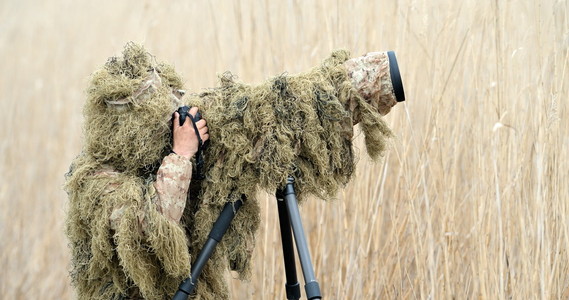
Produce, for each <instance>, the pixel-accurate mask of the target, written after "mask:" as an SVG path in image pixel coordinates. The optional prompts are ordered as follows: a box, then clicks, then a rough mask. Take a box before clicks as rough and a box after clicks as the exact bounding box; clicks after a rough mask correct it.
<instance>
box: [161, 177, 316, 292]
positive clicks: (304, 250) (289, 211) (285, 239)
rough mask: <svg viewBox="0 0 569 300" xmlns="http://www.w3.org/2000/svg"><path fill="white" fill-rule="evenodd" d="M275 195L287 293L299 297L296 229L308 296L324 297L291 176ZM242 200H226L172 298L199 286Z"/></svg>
mask: <svg viewBox="0 0 569 300" xmlns="http://www.w3.org/2000/svg"><path fill="white" fill-rule="evenodd" d="M276 198H277V207H278V210H279V221H280V229H281V239H282V245H283V256H284V265H285V274H286V283H285V289H286V297H287V299H289V300H298V299H300V284H299V283H298V280H297V277H296V265H295V259H294V247H293V244H292V233H293V234H294V240H295V241H296V248H297V250H298V257H299V259H300V265H301V267H302V273H303V274H304V282H305V286H304V289H305V291H306V297H307V299H309V300H313V299H322V296H321V293H320V286H319V285H318V282H317V281H316V278H315V276H314V268H313V266H312V261H311V259H310V252H309V251H308V245H307V242H306V237H305V235H304V229H303V227H302V221H301V218H300V212H299V210H298V203H297V201H296V194H295V192H294V178H292V177H289V178H288V180H287V184H286V186H285V188H284V189H282V190H277V192H276ZM242 204H243V200H242V199H241V200H239V201H236V202H234V203H227V204H225V206H224V207H223V210H222V211H221V214H220V215H219V217H218V218H217V220H216V221H215V223H214V224H213V228H212V230H211V232H210V233H209V236H208V240H207V241H206V243H205V245H204V247H203V248H202V250H201V251H200V253H199V254H198V257H197V259H196V261H195V262H194V264H192V270H191V274H190V277H188V278H186V279H185V280H184V281H183V282H182V283H181V284H180V286H179V287H178V291H177V292H176V294H175V295H174V298H172V299H173V300H187V299H188V297H189V296H190V295H191V294H192V292H193V291H194V288H195V287H196V284H197V279H198V277H199V275H200V273H201V271H202V269H203V267H204V266H205V263H206V262H207V260H208V259H209V258H210V257H211V254H212V253H213V250H214V249H215V246H217V244H218V243H219V242H220V241H221V238H222V237H223V235H224V234H225V232H226V231H227V228H228V227H229V224H230V223H231V221H232V220H233V218H234V217H235V214H236V213H237V211H238V210H239V208H240V207H241V205H242ZM291 229H292V233H291Z"/></svg>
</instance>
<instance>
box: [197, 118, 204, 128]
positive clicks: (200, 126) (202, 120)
mask: <svg viewBox="0 0 569 300" xmlns="http://www.w3.org/2000/svg"><path fill="white" fill-rule="evenodd" d="M206 124H207V122H206V121H205V120H204V119H201V120H199V121H197V122H196V126H197V127H198V129H202V128H204V127H206Z"/></svg>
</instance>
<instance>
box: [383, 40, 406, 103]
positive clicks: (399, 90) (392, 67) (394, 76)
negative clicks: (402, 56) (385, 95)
mask: <svg viewBox="0 0 569 300" xmlns="http://www.w3.org/2000/svg"><path fill="white" fill-rule="evenodd" d="M387 57H388V58H389V73H390V75H391V84H392V85H393V93H394V94H395V99H396V100H397V102H402V101H405V92H404V91H403V81H402V80H401V74H400V73H399V66H398V65H397V59H396V58H395V52H393V51H387Z"/></svg>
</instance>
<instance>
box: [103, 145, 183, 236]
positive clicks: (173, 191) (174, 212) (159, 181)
mask: <svg viewBox="0 0 569 300" xmlns="http://www.w3.org/2000/svg"><path fill="white" fill-rule="evenodd" d="M191 178H192V163H191V161H190V159H189V158H187V157H184V156H180V155H177V154H175V153H171V154H170V155H168V156H166V157H164V159H163V160H162V164H161V165H160V168H159V169H158V173H157V174H156V181H155V182H154V183H153V184H152V187H151V188H150V190H151V192H150V194H151V199H152V202H153V203H154V204H155V206H156V210H157V211H158V212H159V213H160V214H162V215H163V216H164V217H166V218H167V219H168V220H170V221H173V222H175V223H180V219H181V217H182V213H183V212H184V208H185V206H186V197H187V193H188V188H189V186H190V180H191ZM123 211H124V207H115V208H114V209H113V211H112V213H111V217H110V222H111V228H112V229H113V230H116V229H117V227H118V225H119V224H120V220H121V218H122V215H123ZM147 226H148V222H147V220H146V218H145V217H144V214H141V217H140V218H139V229H140V231H141V232H147V228H146V227H147Z"/></svg>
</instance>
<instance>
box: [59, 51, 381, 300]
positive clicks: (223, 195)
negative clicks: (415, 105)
mask: <svg viewBox="0 0 569 300" xmlns="http://www.w3.org/2000/svg"><path fill="white" fill-rule="evenodd" d="M348 58H349V55H348V53H347V52H345V51H337V52H334V53H333V54H332V56H331V57H330V58H328V59H326V60H325V61H324V62H323V63H322V64H321V65H320V66H318V67H316V68H314V69H312V70H311V71H309V72H307V73H304V74H299V75H292V76H288V75H281V76H277V77H275V78H273V79H271V80H268V81H267V82H265V83H264V84H261V85H259V86H250V85H245V84H242V83H239V82H236V81H235V80H234V78H233V77H232V76H231V75H230V74H224V75H223V76H222V77H221V85H220V86H219V87H218V88H215V89H211V90H207V91H206V92H204V93H202V94H200V95H192V96H188V97H186V98H187V99H186V100H179V94H177V90H178V89H181V88H182V85H181V80H180V78H179V76H177V75H176V73H175V72H174V70H173V68H171V67H169V66H167V65H165V64H159V63H156V62H155V60H154V58H153V57H152V56H150V55H149V54H147V53H146V52H145V50H144V49H143V48H142V47H140V46H137V45H135V44H128V45H127V46H126V47H125V50H124V53H123V57H122V58H111V59H110V60H109V61H108V62H107V64H106V65H105V66H104V67H103V68H102V69H101V70H99V71H97V72H96V73H95V74H94V75H93V78H92V81H91V85H90V87H89V89H88V100H87V103H86V106H85V110H84V114H85V147H84V150H83V153H82V154H81V155H80V156H79V157H78V158H77V159H76V160H75V161H74V162H73V164H72V167H71V170H70V172H69V174H68V179H67V180H68V181H67V185H66V190H67V191H68V193H69V195H70V208H69V214H68V215H69V216H68V221H67V234H68V236H69V239H70V245H71V249H72V254H73V262H72V265H73V270H72V273H71V275H72V279H73V284H74V286H75V287H76V289H77V292H78V294H79V297H80V298H101V299H110V298H114V297H119V296H120V295H123V296H128V295H134V294H136V293H140V294H142V296H144V297H145V298H147V299H158V298H164V297H165V296H167V297H171V296H172V295H173V293H174V292H175V291H176V289H177V286H178V284H179V283H180V281H181V280H182V279H184V277H185V276H187V275H188V274H189V268H190V265H189V260H190V255H191V256H192V257H195V256H196V255H197V253H198V252H199V250H200V249H201V247H202V245H203V243H204V242H205V240H206V239H207V235H208V233H209V231H210V229H211V226H212V224H213V222H214V221H215V219H216V218H217V216H218V215H219V212H220V211H221V208H222V207H223V205H224V204H225V203H226V202H228V201H229V202H234V201H236V200H237V199H240V198H242V196H245V198H246V201H245V202H244V205H243V207H242V208H241V209H240V211H239V212H238V214H237V215H236V217H235V219H234V221H233V223H232V225H231V227H230V229H229V231H228V232H227V234H226V235H225V236H224V240H223V241H222V243H220V244H219V245H218V247H217V249H216V250H215V252H214V254H213V256H212V258H211V259H210V260H209V262H208V264H207V265H206V267H205V268H204V270H203V273H202V275H201V276H200V279H199V284H198V286H197V295H196V299H224V298H228V291H227V286H226V283H225V279H224V277H225V276H224V275H223V274H225V270H227V269H228V268H231V269H233V270H235V271H237V272H238V273H239V275H240V277H241V278H247V277H248V276H249V274H250V259H251V253H252V249H253V247H254V240H255V232H256V231H257V229H258V227H259V222H260V216H259V206H258V201H257V200H256V198H255V195H256V194H257V192H258V191H259V190H260V189H261V190H265V191H268V192H270V193H274V192H275V190H276V189H277V188H279V187H283V186H284V185H285V183H286V180H287V177H288V176H291V175H292V176H294V178H295V188H296V191H297V196H298V197H299V199H301V200H302V199H305V198H306V196H307V195H315V196H317V197H320V198H323V199H327V198H330V197H334V196H335V194H336V192H337V190H338V188H340V187H342V186H343V185H345V184H346V183H347V182H348V181H349V180H350V177H351V176H352V173H353V171H354V167H355V161H354V154H353V151H352V138H353V124H354V123H357V122H359V123H360V126H361V128H362V131H363V133H364V134H365V143H366V147H367V150H368V153H369V155H370V156H371V157H372V158H377V157H379V156H380V155H381V154H382V153H383V151H384V150H385V148H386V138H387V137H389V136H391V131H390V130H389V128H388V126H387V125H386V123H385V122H384V121H383V120H382V119H381V116H380V114H379V113H378V112H377V110H376V109H374V107H372V106H371V105H370V104H368V103H367V102H366V101H365V100H364V99H363V98H361V97H360V96H359V95H358V94H357V92H356V91H355V90H354V88H353V86H352V84H351V82H350V80H349V78H348V75H347V73H346V70H345V68H344V66H343V63H344V62H345V61H346V60H347V59H348ZM174 95H177V96H174ZM181 104H189V105H192V106H198V107H200V111H201V112H202V114H203V117H204V118H205V119H206V120H207V123H208V127H209V132H210V143H209V145H208V147H207V149H206V151H205V153H204V154H205V160H206V164H205V168H204V169H205V175H206V176H205V179H204V180H202V181H197V180H194V181H193V182H192V186H191V189H190V192H189V197H188V203H187V205H186V209H185V211H184V215H183V217H182V222H181V224H180V225H178V224H175V223H173V222H171V221H169V220H167V219H166V218H164V217H163V216H162V215H161V214H160V213H158V212H157V211H156V208H155V207H154V206H153V203H152V201H150V199H151V198H152V196H153V193H155V192H154V189H153V187H152V182H153V181H154V180H155V173H156V169H157V167H158V166H159V164H160V161H161V159H162V157H163V156H164V155H165V153H168V151H169V149H170V147H171V145H170V139H171V136H170V119H171V114H172V112H173V111H174V110H175V109H176V107H178V106H179V105H181ZM109 174H111V175H112V176H109ZM102 195H104V197H103V196H102ZM117 207H121V208H124V212H125V213H124V215H123V219H122V220H123V221H122V222H121V224H120V227H119V228H118V229H117V230H113V229H112V228H111V227H110V225H109V223H110V222H109V219H110V217H111V216H110V214H111V212H112V210H113V209H116V208H117ZM140 220H144V222H146V223H147V224H148V226H146V227H145V230H141V229H140V225H139V222H140ZM188 253H189V254H188Z"/></svg>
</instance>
